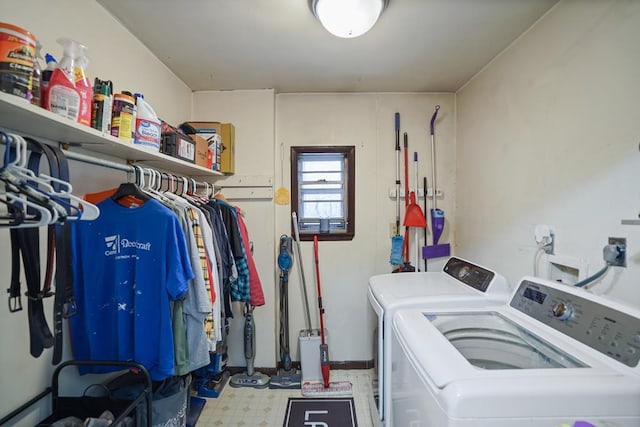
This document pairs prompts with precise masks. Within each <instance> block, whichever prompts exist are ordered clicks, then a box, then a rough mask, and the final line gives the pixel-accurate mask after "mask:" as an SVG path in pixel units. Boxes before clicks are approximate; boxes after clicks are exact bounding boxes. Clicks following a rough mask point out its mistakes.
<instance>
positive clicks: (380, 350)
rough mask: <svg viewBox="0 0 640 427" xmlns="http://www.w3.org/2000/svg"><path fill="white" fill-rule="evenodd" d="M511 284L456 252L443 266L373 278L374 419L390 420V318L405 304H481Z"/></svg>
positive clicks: (500, 298) (504, 293)
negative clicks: (375, 323)
mask: <svg viewBox="0 0 640 427" xmlns="http://www.w3.org/2000/svg"><path fill="white" fill-rule="evenodd" d="M510 294H511V289H510V287H509V285H508V283H507V281H506V279H505V278H504V277H503V276H502V275H500V274H498V273H496V272H495V271H492V270H490V269H488V268H485V267H482V266H480V265H477V264H474V263H472V262H470V261H467V260H465V259H462V258H458V257H451V258H449V259H448V260H447V263H446V264H445V265H444V267H443V268H442V270H441V271H437V272H436V271H434V272H422V273H420V272H418V273H393V274H381V275H377V276H372V277H371V278H370V279H369V288H368V298H369V302H370V304H371V306H372V307H373V310H374V311H375V312H376V315H377V327H376V332H375V334H374V342H375V344H376V348H375V349H374V352H375V353H376V357H375V358H374V359H375V365H376V369H375V371H376V374H377V375H375V376H374V380H373V385H372V390H373V395H372V396H371V398H370V411H371V416H372V419H373V420H374V421H375V420H379V421H380V423H381V424H383V425H389V423H388V408H389V405H390V404H391V394H390V392H389V389H388V387H387V385H388V384H389V381H390V379H391V366H392V364H393V360H392V357H391V340H390V337H391V334H392V333H391V318H392V316H393V314H394V313H395V312H396V311H397V310H398V309H400V308H403V307H405V308H406V307H424V306H430V307H442V306H452V305H454V306H460V307H467V306H469V307H482V306H485V305H492V304H496V303H498V302H500V303H502V302H504V301H506V300H507V299H508V297H509V295H510Z"/></svg>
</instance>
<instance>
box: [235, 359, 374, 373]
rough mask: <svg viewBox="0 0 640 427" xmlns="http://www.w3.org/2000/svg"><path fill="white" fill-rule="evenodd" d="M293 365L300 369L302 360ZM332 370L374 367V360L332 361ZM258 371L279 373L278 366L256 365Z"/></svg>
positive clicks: (237, 368)
mask: <svg viewBox="0 0 640 427" xmlns="http://www.w3.org/2000/svg"><path fill="white" fill-rule="evenodd" d="M291 366H292V367H293V368H295V369H300V362H292V363H291ZM329 367H330V368H331V370H336V371H338V370H344V369H373V367H374V366H373V360H346V361H340V362H337V361H336V362H331V363H330V364H329ZM227 369H228V370H229V372H230V373H231V375H233V374H239V373H242V372H245V371H246V370H247V368H246V367H245V366H227ZM255 370H256V371H258V372H262V373H263V374H266V375H269V376H273V375H276V374H277V373H278V370H277V368H265V367H261V368H260V367H256V368H255Z"/></svg>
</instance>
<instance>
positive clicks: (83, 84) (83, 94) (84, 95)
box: [74, 45, 93, 126]
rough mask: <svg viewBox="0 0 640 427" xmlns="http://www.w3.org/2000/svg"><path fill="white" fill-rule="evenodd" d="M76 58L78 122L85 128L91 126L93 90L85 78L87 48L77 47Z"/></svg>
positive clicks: (87, 62)
mask: <svg viewBox="0 0 640 427" xmlns="http://www.w3.org/2000/svg"><path fill="white" fill-rule="evenodd" d="M77 53H78V56H77V57H76V61H75V69H74V74H75V84H76V90H77V91H78V94H80V112H79V113H78V122H79V123H82V124H83V125H86V126H91V106H92V104H93V88H92V87H91V82H90V81H89V77H87V71H86V70H87V66H88V65H89V58H87V48H86V47H85V46H83V45H79V47H78V51H77Z"/></svg>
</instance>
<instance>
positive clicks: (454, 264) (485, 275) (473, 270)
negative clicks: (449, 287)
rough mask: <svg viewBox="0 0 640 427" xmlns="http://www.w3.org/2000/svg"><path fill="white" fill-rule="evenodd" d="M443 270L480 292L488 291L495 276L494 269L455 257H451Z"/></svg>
mask: <svg viewBox="0 0 640 427" xmlns="http://www.w3.org/2000/svg"><path fill="white" fill-rule="evenodd" d="M442 271H444V272H445V273H447V274H448V275H449V276H451V277H453V278H454V279H456V280H458V281H459V282H462V283H464V284H465V285H467V286H471V287H472V288H474V289H476V290H478V291H480V292H486V291H487V289H488V288H489V284H491V281H492V280H493V277H494V276H495V273H494V272H492V271H489V270H487V269H485V268H482V267H480V266H477V265H475V264H471V263H470V262H467V261H465V260H462V259H460V258H455V257H451V258H449V260H448V261H447V264H446V265H445V266H444V268H443V269H442Z"/></svg>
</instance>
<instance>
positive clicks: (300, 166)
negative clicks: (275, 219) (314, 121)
mask: <svg viewBox="0 0 640 427" xmlns="http://www.w3.org/2000/svg"><path fill="white" fill-rule="evenodd" d="M291 188H292V189H293V191H292V194H291V209H292V210H294V211H295V212H296V213H297V215H298V224H299V227H300V240H312V239H313V236H314V235H315V234H317V235H318V239H319V240H352V239H353V236H354V232H355V223H354V218H355V147H354V146H343V147H291Z"/></svg>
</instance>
